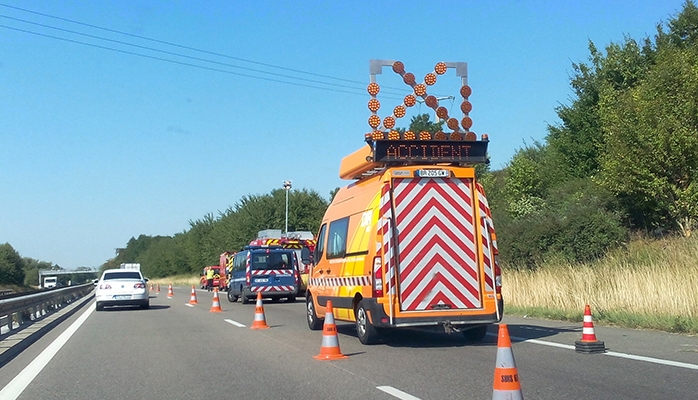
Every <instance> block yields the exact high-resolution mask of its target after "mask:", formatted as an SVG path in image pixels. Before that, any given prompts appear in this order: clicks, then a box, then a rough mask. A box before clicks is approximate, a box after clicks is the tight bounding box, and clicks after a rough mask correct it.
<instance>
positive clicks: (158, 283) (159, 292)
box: [158, 283, 160, 293]
mask: <svg viewBox="0 0 698 400" xmlns="http://www.w3.org/2000/svg"><path fill="white" fill-rule="evenodd" d="M158 293H160V284H159V283H158Z"/></svg>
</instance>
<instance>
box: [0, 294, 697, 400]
mask: <svg viewBox="0 0 698 400" xmlns="http://www.w3.org/2000/svg"><path fill="white" fill-rule="evenodd" d="M190 292H191V289H190V288H175V290H174V294H175V295H174V297H173V298H171V299H168V298H167V296H166V290H165V291H163V292H161V293H159V294H155V293H153V298H151V309H149V310H139V309H135V308H134V309H128V308H124V309H108V310H106V311H104V312H95V311H94V304H93V303H92V304H90V305H89V306H86V307H85V308H84V309H83V310H81V311H79V312H77V313H76V314H75V315H73V316H72V317H71V318H69V319H68V320H67V321H66V322H64V323H62V324H61V325H60V327H59V328H57V329H54V330H53V331H51V332H50V333H49V334H47V335H45V336H44V337H43V338H41V339H40V340H39V341H37V342H36V343H35V344H33V345H32V346H31V347H30V348H29V349H27V350H25V351H24V352H22V354H20V355H19V356H17V357H16V358H15V359H13V360H12V361H11V362H9V363H8V364H7V365H5V366H3V367H2V368H1V369H0V388H4V389H2V391H0V398H2V399H3V400H5V399H8V400H9V399H14V398H18V399H27V400H28V399H75V400H83V399H85V400H86V399H119V400H122V399H146V398H153V399H221V398H235V399H242V398H248V399H304V400H305V399H323V400H326V399H362V400H365V399H386V400H388V399H396V398H402V399H489V398H491V397H492V380H493V374H494V366H495V358H496V352H497V344H496V339H497V338H496V327H492V328H491V329H490V332H489V334H488V336H487V337H486V339H485V341H483V342H482V343H478V344H472V343H468V342H467V341H465V340H464V339H463V338H462V336H461V335H458V334H456V335H446V334H445V333H441V332H431V331H424V330H406V331H395V332H392V333H390V334H389V335H387V336H386V338H385V339H384V340H383V342H382V343H380V344H377V345H373V346H364V345H361V344H360V343H359V341H358V339H357V338H356V333H355V330H354V327H353V325H351V324H345V323H342V322H339V323H338V331H339V344H340V348H341V351H342V353H344V354H346V355H348V356H349V358H348V359H345V360H335V361H319V360H316V359H314V358H313V356H314V355H317V354H318V353H319V351H320V346H321V343H322V332H321V331H310V330H309V329H308V328H307V325H306V323H305V314H304V313H305V308H304V303H303V302H302V301H301V300H302V299H301V298H298V302H297V303H270V302H265V305H264V309H265V314H266V321H267V324H269V325H270V326H271V328H270V329H266V330H251V329H249V327H250V326H251V324H252V321H253V319H254V308H255V307H254V304H251V305H244V306H243V305H242V304H240V303H239V302H238V303H235V304H231V303H229V302H228V301H227V300H226V299H225V293H222V295H221V297H220V303H221V306H222V308H223V312H221V313H211V312H210V309H211V305H212V298H211V293H209V292H205V291H197V293H198V300H199V304H198V305H196V306H189V305H187V304H186V303H188V302H189V299H190ZM79 322H82V324H81V325H79V326H78V325H77V324H78V323H79ZM504 322H506V323H507V324H508V325H509V332H510V334H511V337H512V341H513V345H512V348H513V353H514V357H515V360H516V366H517V369H518V372H519V376H520V380H521V385H522V388H523V394H524V397H525V398H528V399H561V398H565V399H698V338H696V337H690V336H686V335H675V334H666V333H658V332H645V331H634V330H627V329H619V328H610V327H603V326H599V325H598V324H597V325H596V326H595V332H596V335H597V337H598V339H599V340H603V341H604V342H605V343H606V347H607V348H608V352H607V353H605V354H579V353H576V352H575V351H574V342H575V340H578V339H580V338H581V326H579V325H577V324H567V323H559V322H553V321H543V320H534V319H524V318H510V317H505V321H504ZM241 325H244V326H241ZM71 331H72V332H73V334H72V336H70V337H69V338H67V340H65V339H66V336H67V334H68V333H70V332H71ZM61 339H63V340H61ZM524 340H525V341H524ZM61 341H63V342H64V344H63V345H62V346H59V345H60V342H61ZM50 353H54V354H55V355H53V357H49V355H50ZM47 360H48V361H47ZM46 361H47V362H46ZM41 364H45V366H43V365H41ZM410 396H411V397H410Z"/></svg>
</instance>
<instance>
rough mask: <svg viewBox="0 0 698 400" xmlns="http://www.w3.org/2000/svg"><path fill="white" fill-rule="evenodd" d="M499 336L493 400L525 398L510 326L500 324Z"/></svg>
mask: <svg viewBox="0 0 698 400" xmlns="http://www.w3.org/2000/svg"><path fill="white" fill-rule="evenodd" d="M498 336H499V339H498V340H497V361H496V363H495V368H494V384H493V385H492V400H505V399H506V400H523V393H522V392H521V382H519V373H518V371H517V369H516V362H515V361H514V353H513V352H512V351H511V339H510V338H509V328H507V326H506V324H500V325H499V335H498Z"/></svg>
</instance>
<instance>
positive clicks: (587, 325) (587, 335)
mask: <svg viewBox="0 0 698 400" xmlns="http://www.w3.org/2000/svg"><path fill="white" fill-rule="evenodd" d="M596 341H597V339H596V334H595V333H594V322H593V321H592V319H591V307H589V304H587V305H586V306H585V307H584V324H583V325H582V342H596Z"/></svg>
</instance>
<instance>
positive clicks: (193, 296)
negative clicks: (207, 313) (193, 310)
mask: <svg viewBox="0 0 698 400" xmlns="http://www.w3.org/2000/svg"><path fill="white" fill-rule="evenodd" d="M189 304H199V301H198V300H196V289H194V285H191V297H190V298H189Z"/></svg>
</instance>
